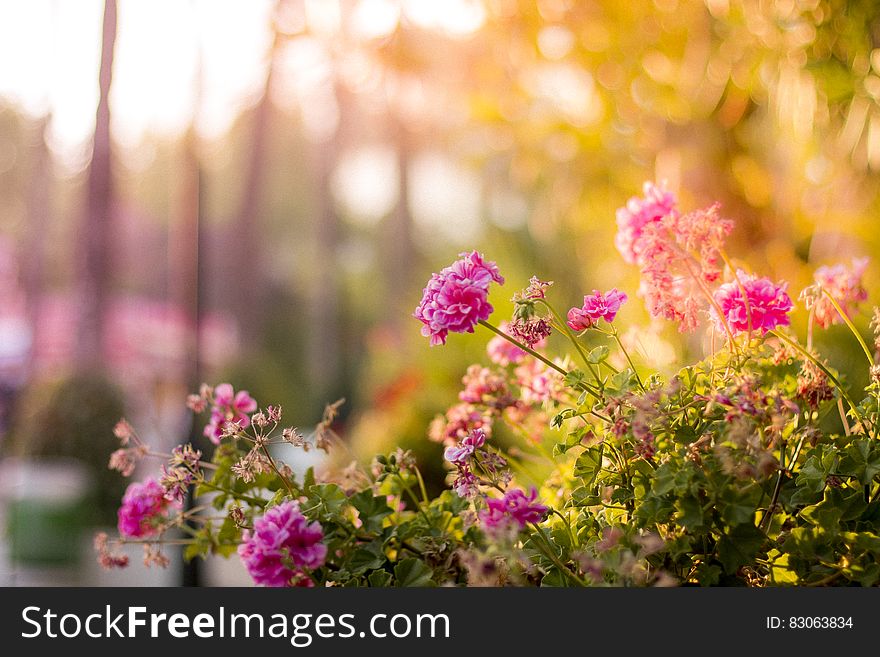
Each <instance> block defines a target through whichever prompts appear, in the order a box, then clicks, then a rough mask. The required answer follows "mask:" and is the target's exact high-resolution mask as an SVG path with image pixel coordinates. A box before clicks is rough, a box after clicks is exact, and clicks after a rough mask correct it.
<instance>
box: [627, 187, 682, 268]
mask: <svg viewBox="0 0 880 657" xmlns="http://www.w3.org/2000/svg"><path fill="white" fill-rule="evenodd" d="M642 193H643V198H639V197H637V196H634V197H632V198H631V199H629V200H628V201H627V202H626V205H625V206H624V207H622V208H620V209H619V210H618V211H617V237H616V238H615V240H614V243H615V245H616V246H617V250H618V251H620V254H621V255H622V256H623V259H624V260H626V261H627V262H628V263H630V264H632V265H636V264H641V262H642V253H641V251H642V244H641V238H642V233H643V232H644V230H645V226H647V225H649V224H652V223H654V222H659V221H660V220H662V219H663V218H664V217H675V215H677V214H678V208H677V205H678V201H677V200H676V198H675V195H674V194H672V193H671V192H669V191H667V190H666V189H665V188H664V187H663V186H662V185H661V186H657V185H655V184H654V183H652V182H646V183H645V184H644V186H643V188H642Z"/></svg>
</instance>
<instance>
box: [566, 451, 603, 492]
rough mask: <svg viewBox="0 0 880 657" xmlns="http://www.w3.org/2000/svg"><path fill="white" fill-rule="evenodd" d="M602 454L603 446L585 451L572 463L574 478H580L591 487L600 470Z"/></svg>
mask: <svg viewBox="0 0 880 657" xmlns="http://www.w3.org/2000/svg"><path fill="white" fill-rule="evenodd" d="M604 453H605V445H604V444H600V445H597V446H594V447H588V448H587V449H585V450H584V451H583V453H581V455H580V456H578V457H577V461H575V463H574V476H575V477H580V478H582V479H583V480H584V482H585V483H586V485H587V486H592V485H593V483H594V482H595V481H596V477H597V476H598V475H599V471H600V470H601V469H602V456H603V455H604Z"/></svg>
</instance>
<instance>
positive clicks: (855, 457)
mask: <svg viewBox="0 0 880 657" xmlns="http://www.w3.org/2000/svg"><path fill="white" fill-rule="evenodd" d="M875 443H876V441H869V440H868V439H865V438H862V439H858V440H854V441H853V442H852V444H851V445H850V446H849V447H847V448H846V450H845V451H844V454H845V456H844V457H843V459H841V461H840V471H841V472H842V473H843V474H849V475H852V476H854V477H857V478H858V480H859V482H861V484H862V485H863V486H867V485H868V484H869V483H871V481H872V480H873V479H874V477H875V476H877V474H878V473H880V448H877V447H876V446H875Z"/></svg>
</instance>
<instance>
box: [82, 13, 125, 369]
mask: <svg viewBox="0 0 880 657" xmlns="http://www.w3.org/2000/svg"><path fill="white" fill-rule="evenodd" d="M115 45H116V0H105V3H104V25H103V30H102V45H101V70H100V76H99V87H100V98H99V100H98V110H97V112H96V114H95V138H94V144H93V150H92V161H91V164H90V165H89V173H88V191H87V197H86V216H85V221H84V225H83V230H82V232H81V234H80V240H81V244H82V246H81V250H80V267H81V268H80V271H79V286H80V290H79V293H80V323H79V340H78V341H77V351H76V362H77V365H78V367H80V368H93V367H97V366H99V365H100V363H101V355H102V345H103V338H104V314H105V311H106V307H107V297H108V292H109V278H110V273H111V267H110V245H111V243H112V242H111V230H112V227H113V217H112V213H113V172H112V170H111V161H110V160H111V153H110V151H111V143H110V103H109V98H110V84H111V81H112V75H113V50H114V47H115Z"/></svg>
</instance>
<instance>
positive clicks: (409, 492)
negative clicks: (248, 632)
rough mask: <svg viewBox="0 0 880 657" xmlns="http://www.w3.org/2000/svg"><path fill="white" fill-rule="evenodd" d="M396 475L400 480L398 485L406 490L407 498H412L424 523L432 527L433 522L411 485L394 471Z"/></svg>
mask: <svg viewBox="0 0 880 657" xmlns="http://www.w3.org/2000/svg"><path fill="white" fill-rule="evenodd" d="M396 476H397V478H398V479H399V480H400V485H401V486H402V487H403V490H405V491H406V494H407V495H409V498H410V499H411V500H412V502H413V504H415V505H416V509H418V511H419V513H420V514H421V516H422V518H423V519H424V520H425V523H426V524H427V525H428V527H434V523H432V522H431V519H430V518H429V517H428V514H427V513H425V510H424V509H423V508H422V504H421V502H419V498H417V497H416V494H415V493H413V491H412V487H411V486H410V485H409V484H408V483H406V480H405V479H404V478H403V476H401V474H400V473H399V472H398V473H396Z"/></svg>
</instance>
